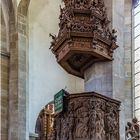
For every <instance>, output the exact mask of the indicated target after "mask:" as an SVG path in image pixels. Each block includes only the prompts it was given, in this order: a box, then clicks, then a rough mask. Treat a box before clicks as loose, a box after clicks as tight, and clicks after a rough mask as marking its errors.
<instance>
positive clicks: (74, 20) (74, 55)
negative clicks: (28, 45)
mask: <svg viewBox="0 0 140 140" xmlns="http://www.w3.org/2000/svg"><path fill="white" fill-rule="evenodd" d="M63 2H64V7H63V8H61V6H60V17H59V19H60V23H59V33H58V35H52V34H50V36H51V37H52V39H53V40H52V42H51V47H50V49H51V50H52V52H53V53H54V54H55V56H56V58H57V61H58V63H59V64H60V65H61V66H62V67H63V68H64V69H65V70H66V71H67V72H69V73H71V74H73V75H76V76H78V77H82V78H83V77H84V71H85V69H87V68H88V67H89V66H90V65H91V64H93V63H94V62H98V61H107V60H112V59H113V58H112V55H113V50H114V49H116V48H117V47H118V46H117V45H116V38H117V36H116V35H115V33H116V31H115V30H114V29H113V30H112V31H110V29H109V23H110V21H109V20H108V18H107V12H106V8H105V6H104V2H103V0H63Z"/></svg>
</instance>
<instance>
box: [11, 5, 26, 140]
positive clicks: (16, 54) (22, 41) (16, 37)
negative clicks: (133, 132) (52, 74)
mask: <svg viewBox="0 0 140 140" xmlns="http://www.w3.org/2000/svg"><path fill="white" fill-rule="evenodd" d="M22 6H23V5H22V4H21V5H20V6H19V9H18V14H17V21H13V19H14V17H11V23H10V24H11V31H10V32H11V39H10V90H9V140H28V139H29V134H28V127H27V124H28V121H27V119H28V118H27V112H28V111H27V105H28V102H27V98H28V90H27V86H26V84H27V83H26V82H27V68H28V67H27V61H26V60H27V44H28V42H27V15H26V13H27V12H26V10H27V9H26V8H27V7H26V6H25V7H24V6H23V7H22Z"/></svg>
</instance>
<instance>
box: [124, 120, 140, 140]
mask: <svg viewBox="0 0 140 140" xmlns="http://www.w3.org/2000/svg"><path fill="white" fill-rule="evenodd" d="M125 132H126V139H127V140H129V139H131V140H139V139H140V125H139V122H138V119H137V118H134V119H133V120H132V122H128V123H127V126H126V128H125Z"/></svg>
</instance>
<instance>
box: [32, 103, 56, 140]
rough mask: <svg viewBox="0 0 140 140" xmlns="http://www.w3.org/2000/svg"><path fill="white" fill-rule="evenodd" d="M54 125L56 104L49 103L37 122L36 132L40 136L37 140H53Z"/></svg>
mask: <svg viewBox="0 0 140 140" xmlns="http://www.w3.org/2000/svg"><path fill="white" fill-rule="evenodd" d="M53 123H54V104H53V103H49V104H47V105H46V106H45V108H44V109H43V110H41V112H40V114H39V116H38V119H37V122H36V128H35V132H36V133H37V134H38V135H39V137H38V138H36V140H51V137H52V132H53Z"/></svg>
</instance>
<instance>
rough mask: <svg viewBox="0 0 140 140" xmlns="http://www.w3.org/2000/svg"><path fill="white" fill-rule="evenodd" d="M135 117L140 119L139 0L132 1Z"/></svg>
mask: <svg viewBox="0 0 140 140" xmlns="http://www.w3.org/2000/svg"><path fill="white" fill-rule="evenodd" d="M133 19H134V24H133V32H134V34H133V38H134V47H133V48H134V49H133V50H134V91H135V100H134V101H135V107H134V111H135V116H136V117H137V118H138V119H140V0H133Z"/></svg>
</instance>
